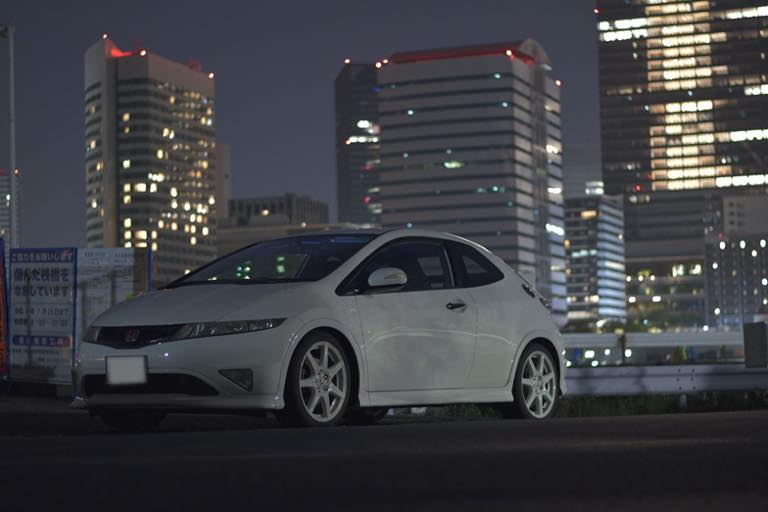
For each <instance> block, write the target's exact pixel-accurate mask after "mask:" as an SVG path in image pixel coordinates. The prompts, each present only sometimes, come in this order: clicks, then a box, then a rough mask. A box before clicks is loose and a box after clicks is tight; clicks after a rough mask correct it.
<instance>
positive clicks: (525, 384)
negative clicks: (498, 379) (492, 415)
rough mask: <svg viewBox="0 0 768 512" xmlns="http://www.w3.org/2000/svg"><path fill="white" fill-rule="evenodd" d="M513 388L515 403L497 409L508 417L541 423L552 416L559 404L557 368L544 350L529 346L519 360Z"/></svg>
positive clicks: (539, 347)
mask: <svg viewBox="0 0 768 512" xmlns="http://www.w3.org/2000/svg"><path fill="white" fill-rule="evenodd" d="M520 361H521V364H520V366H519V367H518V369H517V372H515V382H514V384H513V387H512V394H513V396H514V402H513V403H511V404H505V405H503V406H501V407H500V411H501V413H502V415H503V416H504V417H507V418H528V419H537V420H543V419H546V418H549V417H550V416H552V415H553V414H554V413H555V409H556V408H557V401H558V397H557V395H558V391H557V387H558V380H557V379H558V377H557V366H556V364H555V362H554V360H553V358H552V355H551V354H550V353H549V350H547V348H546V347H544V346H543V345H542V344H540V343H536V342H534V343H531V344H530V345H528V346H527V347H526V349H525V350H524V351H523V355H522V357H520Z"/></svg>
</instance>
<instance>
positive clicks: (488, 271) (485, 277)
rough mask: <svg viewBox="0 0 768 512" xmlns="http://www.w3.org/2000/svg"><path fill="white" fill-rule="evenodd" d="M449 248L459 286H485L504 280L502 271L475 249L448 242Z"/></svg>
mask: <svg viewBox="0 0 768 512" xmlns="http://www.w3.org/2000/svg"><path fill="white" fill-rule="evenodd" d="M448 248H449V250H450V252H451V261H452V263H453V268H454V270H455V274H456V278H457V281H458V284H459V286H462V287H473V286H485V285H486V284H491V283H495V282H496V281H500V280H501V279H503V278H504V274H502V272H501V270H499V269H498V268H496V265H494V264H493V263H491V262H490V261H488V258H486V257H485V256H483V255H482V254H480V251H478V250H477V249H475V248H474V247H470V246H469V245H466V244H462V243H459V242H448Z"/></svg>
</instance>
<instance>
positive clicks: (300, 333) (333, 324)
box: [275, 317, 370, 409]
mask: <svg viewBox="0 0 768 512" xmlns="http://www.w3.org/2000/svg"><path fill="white" fill-rule="evenodd" d="M323 328H330V329H334V330H337V331H339V332H340V333H341V334H343V335H344V336H345V337H346V338H347V340H349V344H350V345H351V346H352V352H354V354H355V362H356V363H357V369H358V374H359V379H358V380H359V382H358V392H357V399H358V401H359V403H360V405H361V406H366V405H369V404H370V398H369V397H368V391H366V390H364V389H363V388H364V386H363V383H364V382H367V379H366V376H367V375H368V372H367V367H366V365H365V358H364V357H363V355H362V352H363V348H362V346H361V345H360V343H359V340H358V337H357V336H355V335H354V334H353V333H352V332H351V330H350V329H349V327H348V326H346V325H345V324H342V323H341V322H339V321H337V320H334V319H333V318H327V317H325V318H315V319H312V320H310V321H308V322H306V323H304V324H302V326H301V327H299V328H298V329H297V330H296V331H295V332H293V333H292V334H291V337H290V339H289V341H288V345H287V346H286V350H285V355H284V356H283V365H282V368H281V370H280V381H279V388H278V391H277V396H276V397H275V398H276V400H275V408H276V409H283V408H284V407H285V399H284V396H285V381H286V378H287V375H288V367H289V366H290V364H291V359H292V358H293V353H294V352H295V351H296V347H297V345H298V344H299V342H301V340H302V339H304V336H306V335H307V334H308V333H309V332H310V331H313V330H315V329H323Z"/></svg>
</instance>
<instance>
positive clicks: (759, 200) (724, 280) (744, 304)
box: [704, 194, 768, 330]
mask: <svg viewBox="0 0 768 512" xmlns="http://www.w3.org/2000/svg"><path fill="white" fill-rule="evenodd" d="M708 218H709V220H710V221H711V222H712V224H711V226H709V229H708V230H707V236H706V242H707V243H706V249H705V254H706V260H705V265H704V269H705V273H706V276H707V284H708V286H707V307H706V322H707V323H706V325H707V327H708V328H710V329H711V328H716V329H721V330H726V329H730V330H741V329H742V325H743V324H744V323H745V322H752V321H753V318H754V317H755V315H757V314H758V312H759V311H760V310H761V309H762V308H765V306H766V305H768V247H767V246H766V244H767V242H766V240H768V197H767V196H765V195H761V194H755V195H749V196H745V195H731V196H724V197H722V199H721V200H720V201H718V203H717V204H715V205H713V208H712V209H711V210H710V216H709V217H708Z"/></svg>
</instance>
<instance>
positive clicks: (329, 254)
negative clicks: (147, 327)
mask: <svg viewBox="0 0 768 512" xmlns="http://www.w3.org/2000/svg"><path fill="white" fill-rule="evenodd" d="M375 236H376V235H371V234H366V235H356V234H353V235H311V236H300V237H292V238H282V239H278V240H270V241H267V242H260V243H258V244H256V245H251V246H249V247H246V248H244V249H241V250H239V251H237V252H234V253H232V254H229V255H228V256H224V257H223V258H221V259H219V260H217V261H214V262H213V263H211V264H209V265H207V266H205V267H202V268H201V269H199V270H196V271H195V272H192V273H191V274H188V275H186V276H184V277H183V278H181V279H179V280H177V281H175V282H174V283H171V284H170V285H169V287H171V288H173V287H176V286H186V285H190V284H205V283H210V284H215V283H236V284H250V283H265V282H267V283H272V282H283V281H286V282H288V281H317V280H319V279H322V278H323V277H325V276H327V275H328V274H330V273H331V272H333V271H334V270H336V269H337V268H338V267H339V266H340V265H341V264H342V263H344V262H345V261H347V260H348V259H349V258H350V257H351V256H352V255H353V254H355V253H356V252H357V251H359V250H360V249H361V248H362V247H363V246H364V245H366V244H367V243H368V242H370V241H371V240H373V239H374V238H375Z"/></svg>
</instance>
